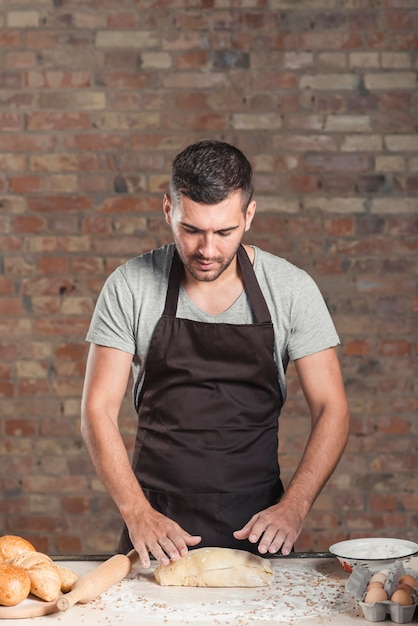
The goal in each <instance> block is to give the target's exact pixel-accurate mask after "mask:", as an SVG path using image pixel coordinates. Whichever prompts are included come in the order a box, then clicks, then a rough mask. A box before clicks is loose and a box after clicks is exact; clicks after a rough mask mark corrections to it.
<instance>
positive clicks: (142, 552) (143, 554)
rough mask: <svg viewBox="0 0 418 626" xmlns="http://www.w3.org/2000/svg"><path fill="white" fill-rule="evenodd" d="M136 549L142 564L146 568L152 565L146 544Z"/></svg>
mask: <svg viewBox="0 0 418 626" xmlns="http://www.w3.org/2000/svg"><path fill="white" fill-rule="evenodd" d="M136 551H137V552H138V556H139V560H140V563H141V566H142V567H143V568H144V569H147V568H148V567H150V565H151V560H150V558H149V553H148V550H147V549H146V547H145V546H139V547H136Z"/></svg>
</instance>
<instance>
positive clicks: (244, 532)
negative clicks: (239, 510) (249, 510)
mask: <svg viewBox="0 0 418 626" xmlns="http://www.w3.org/2000/svg"><path fill="white" fill-rule="evenodd" d="M257 519H258V515H253V517H252V518H251V519H250V520H249V521H248V522H247V523H246V524H245V526H243V527H242V528H240V529H239V530H235V531H234V532H233V533H232V534H233V536H234V537H235V539H248V538H249V536H250V533H251V531H252V529H253V526H254V524H255V522H256V521H257ZM255 541H257V539H255Z"/></svg>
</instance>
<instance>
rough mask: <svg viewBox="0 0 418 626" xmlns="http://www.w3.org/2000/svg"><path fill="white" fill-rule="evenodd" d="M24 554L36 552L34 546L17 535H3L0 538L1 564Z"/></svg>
mask: <svg viewBox="0 0 418 626" xmlns="http://www.w3.org/2000/svg"><path fill="white" fill-rule="evenodd" d="M22 552H35V548H34V547H33V545H32V544H31V543H30V542H29V541H27V540H26V539H23V538H22V537H18V536H17V535H3V536H2V537H0V563H6V561H10V560H11V559H14V557H15V556H17V555H18V554H22Z"/></svg>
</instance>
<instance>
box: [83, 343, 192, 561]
mask: <svg viewBox="0 0 418 626" xmlns="http://www.w3.org/2000/svg"><path fill="white" fill-rule="evenodd" d="M131 365H132V355H131V354H129V353H127V352H123V351H122V350H117V349H114V348H106V347H104V346H97V345H95V344H91V346H90V350H89V355H88V359H87V369H86V376H85V382H84V390H83V396H82V406H81V433H82V436H83V439H84V442H85V445H86V447H87V450H88V452H89V454H90V457H91V460H92V462H93V465H94V468H95V470H96V472H97V475H98V476H99V478H100V480H101V481H102V483H103V484H104V486H105V488H106V490H107V492H108V493H109V495H110V496H111V498H112V499H113V500H114V502H115V504H116V506H117V507H118V509H119V511H120V513H121V515H122V517H123V519H124V520H125V523H126V525H127V527H128V530H129V534H130V538H131V541H132V543H133V545H134V547H135V549H136V550H137V551H138V554H139V557H140V559H141V562H142V565H143V567H149V565H150V559H149V552H151V553H152V555H153V556H154V557H155V558H156V559H157V560H159V561H160V562H161V563H163V564H167V563H168V562H169V558H167V555H169V557H170V558H171V559H172V560H175V559H177V558H179V556H184V555H185V554H186V553H187V546H188V545H196V544H197V543H199V541H200V537H192V536H191V535H189V533H187V532H186V531H184V530H183V529H182V528H181V527H180V526H179V525H178V524H176V523H175V522H173V521H172V520H170V519H169V518H167V517H165V516H164V515H161V514H160V513H159V512H158V511H156V510H155V509H153V508H152V507H151V505H150V504H149V502H148V500H147V499H146V497H145V495H144V492H143V491H142V489H141V486H140V485H139V483H138V481H137V479H136V476H135V474H134V472H133V470H132V467H131V463H130V460H129V456H128V453H127V450H126V447H125V444H124V442H123V440H122V437H121V434H120V431H119V426H118V418H119V411H120V407H121V404H122V400H123V398H124V395H125V392H126V388H127V385H128V381H129V374H130V370H131Z"/></svg>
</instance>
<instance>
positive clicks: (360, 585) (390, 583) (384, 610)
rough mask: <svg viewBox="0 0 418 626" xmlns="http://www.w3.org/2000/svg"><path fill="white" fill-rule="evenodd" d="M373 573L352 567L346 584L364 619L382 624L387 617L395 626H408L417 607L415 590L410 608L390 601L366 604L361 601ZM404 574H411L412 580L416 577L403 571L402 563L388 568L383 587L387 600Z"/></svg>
mask: <svg viewBox="0 0 418 626" xmlns="http://www.w3.org/2000/svg"><path fill="white" fill-rule="evenodd" d="M387 569H388V568H387ZM375 573H376V572H372V571H370V570H369V569H368V567H365V566H363V565H361V566H359V565H357V566H356V567H354V569H353V571H352V573H351V576H350V578H349V579H348V581H347V583H346V589H347V591H348V592H349V593H350V594H351V595H352V596H354V597H355V598H357V600H359V604H360V606H361V608H362V611H363V615H364V617H365V618H366V619H367V620H368V621H369V622H383V621H384V620H385V619H386V616H387V615H389V616H390V618H391V620H392V622H395V623H396V624H408V623H409V622H411V621H412V619H413V617H414V613H415V610H416V608H417V606H418V589H417V588H414V592H415V594H414V597H413V599H414V600H415V602H414V604H412V605H411V606H401V605H400V604H397V603H396V602H391V601H390V600H385V601H383V602H374V603H373V604H368V603H366V602H364V601H363V600H364V596H365V595H366V590H367V585H368V584H369V581H370V578H371V577H372V576H373V574H375ZM404 574H411V576H413V577H414V578H417V576H418V572H416V571H414V570H411V569H405V567H404V564H403V562H402V561H395V563H394V564H393V565H392V567H391V568H389V573H388V577H387V580H386V582H385V585H384V590H385V591H386V593H387V594H388V597H389V598H390V597H391V595H392V594H393V592H394V591H395V590H396V588H397V586H398V583H399V579H400V577H401V576H403V575H404Z"/></svg>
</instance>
